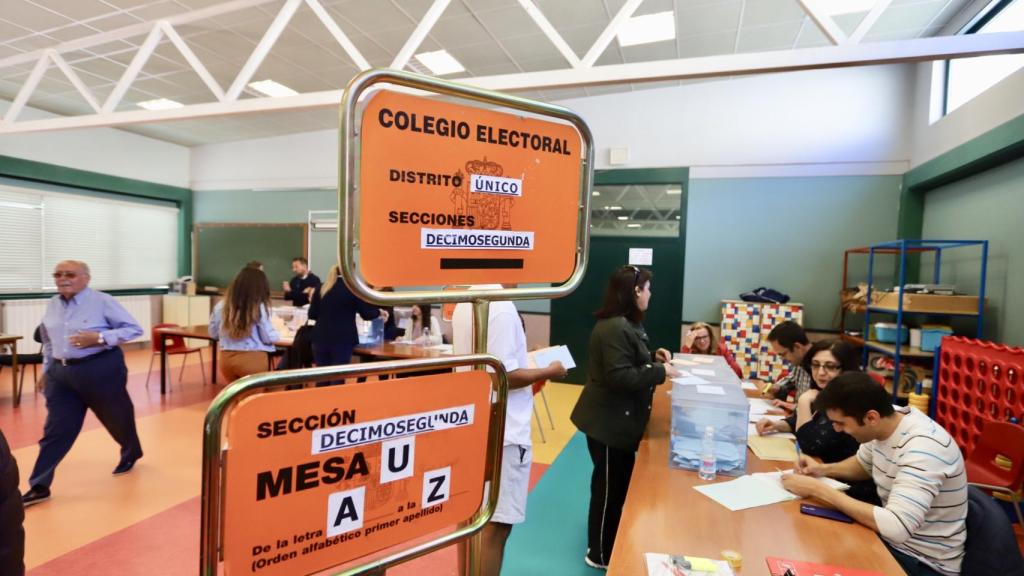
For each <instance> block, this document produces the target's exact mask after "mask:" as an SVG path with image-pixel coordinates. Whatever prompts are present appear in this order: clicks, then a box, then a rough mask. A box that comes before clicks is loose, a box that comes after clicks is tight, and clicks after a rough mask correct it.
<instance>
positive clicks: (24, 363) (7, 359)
mask: <svg viewBox="0 0 1024 576" xmlns="http://www.w3.org/2000/svg"><path fill="white" fill-rule="evenodd" d="M32 339H33V340H35V341H36V342H38V343H39V352H38V353H36V354H18V366H19V367H20V368H21V378H19V379H18V393H17V397H18V398H20V397H21V390H22V388H24V387H25V372H26V370H25V369H26V368H28V367H29V366H31V367H32V378H33V379H34V380H35V383H36V384H35V389H36V392H38V391H39V371H38V368H36V367H37V366H42V365H43V338H42V335H41V334H39V326H36V329H35V332H33V333H32ZM12 364H14V356H12V355H11V354H0V372H3V370H4V367H5V366H11V365H12Z"/></svg>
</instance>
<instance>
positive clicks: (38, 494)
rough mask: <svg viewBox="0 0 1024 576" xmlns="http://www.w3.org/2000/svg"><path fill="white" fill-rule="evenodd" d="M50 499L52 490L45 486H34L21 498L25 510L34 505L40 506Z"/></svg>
mask: <svg viewBox="0 0 1024 576" xmlns="http://www.w3.org/2000/svg"><path fill="white" fill-rule="evenodd" d="M49 499H50V489H49V488H47V487H45V486H33V487H32V489H31V490H29V491H28V492H25V494H24V495H23V496H22V497H21V504H22V506H24V507H25V508H28V507H29V506H31V505H33V504H39V503H40V502H46V501H47V500H49Z"/></svg>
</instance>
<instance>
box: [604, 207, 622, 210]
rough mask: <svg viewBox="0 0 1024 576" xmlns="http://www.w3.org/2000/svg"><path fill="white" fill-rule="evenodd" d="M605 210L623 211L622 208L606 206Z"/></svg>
mask: <svg viewBox="0 0 1024 576" xmlns="http://www.w3.org/2000/svg"><path fill="white" fill-rule="evenodd" d="M604 209H605V210H622V206H605V207H604Z"/></svg>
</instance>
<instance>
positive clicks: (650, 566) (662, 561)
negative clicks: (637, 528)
mask: <svg viewBox="0 0 1024 576" xmlns="http://www.w3.org/2000/svg"><path fill="white" fill-rule="evenodd" d="M644 557H645V558H646V560H647V576H679V574H683V575H684V576H733V571H732V568H730V567H729V563H728V562H726V561H725V560H712V559H710V558H699V557H697V556H683V557H682V558H683V559H684V560H685V561H686V563H687V564H689V566H690V568H673V566H672V556H671V555H669V554H656V553H654V552H648V553H646V554H644Z"/></svg>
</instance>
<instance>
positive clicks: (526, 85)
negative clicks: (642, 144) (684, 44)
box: [0, 32, 1024, 134]
mask: <svg viewBox="0 0 1024 576" xmlns="http://www.w3.org/2000/svg"><path fill="white" fill-rule="evenodd" d="M1016 53H1024V32H1000V33H994V34H969V35H960V36H939V37H933V38H919V39H914V40H898V41H892V42H871V43H868V44H848V45H844V46H825V47H820V48H803V49H798V50H792V51H771V52H758V53H744V54H726V55H721V56H705V57H701V58H683V59H677V60H661V61H656V62H638V63H633V64H614V65H607V66H597V67H594V68H579V69H565V70H549V71H543V72H525V73H518V74H505V75H498V76H485V77H480V78H467V79H464V80H462V82H463V83H464V84H470V85H473V86H478V87H482V88H488V89H492V90H505V91H516V90H532V89H544V88H566V87H573V86H594V85H601V84H621V83H627V82H655V81H662V80H683V79H689V78H710V77H719V76H740V75H746V74H766V73H772V72H792V71H798V70H812V69H823V68H840V67H850V66H869V65H877V64H896V63H903V62H922V61H929V60H945V59H948V58H967V57H973V56H987V55H993V54H1016ZM44 70H45V67H44ZM40 75H41V73H40ZM341 96H342V90H326V91H323V92H312V93H308V94H299V95H298V96H289V97H284V98H247V99H245V100H237V101H233V102H212V103H207V104H193V105H190V106H185V107H183V108H175V109H172V110H128V111H123V112H112V113H109V114H90V115H83V116H64V117H57V118H47V119H42V120H28V121H24V122H15V123H6V124H0V134H14V133H25V132H41V131H47V130H65V129H70V128H91V127H99V126H119V125H128V124H143V123H152V122H164V121H171V120H189V119H196V118H209V117H216V116H231V115H236V114H251V113H256V112H280V111H289V110H310V109H317V108H334V107H337V106H338V104H339V103H340V102H341Z"/></svg>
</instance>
